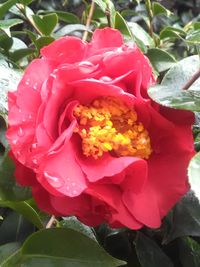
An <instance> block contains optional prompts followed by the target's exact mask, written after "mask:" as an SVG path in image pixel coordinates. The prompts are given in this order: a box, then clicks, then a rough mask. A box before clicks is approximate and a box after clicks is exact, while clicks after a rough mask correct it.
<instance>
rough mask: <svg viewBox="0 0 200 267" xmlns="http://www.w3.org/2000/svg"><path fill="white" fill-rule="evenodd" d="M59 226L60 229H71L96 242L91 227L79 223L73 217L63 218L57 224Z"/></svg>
mask: <svg viewBox="0 0 200 267" xmlns="http://www.w3.org/2000/svg"><path fill="white" fill-rule="evenodd" d="M59 225H60V226H61V227H62V228H67V229H73V230H75V231H77V232H80V233H82V234H84V235H86V236H87V237H89V238H91V239H93V240H95V241H97V240H96V237H95V234H94V230H93V229H92V228H91V227H89V226H87V225H85V224H83V223H81V222H80V221H79V220H78V219H76V217H74V216H72V217H66V218H63V220H62V221H60V222H59Z"/></svg>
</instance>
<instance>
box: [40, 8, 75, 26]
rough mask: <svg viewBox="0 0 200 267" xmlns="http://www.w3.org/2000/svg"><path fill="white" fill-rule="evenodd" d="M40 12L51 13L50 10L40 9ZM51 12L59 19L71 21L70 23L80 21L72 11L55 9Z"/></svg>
mask: <svg viewBox="0 0 200 267" xmlns="http://www.w3.org/2000/svg"><path fill="white" fill-rule="evenodd" d="M42 13H47V14H49V13H50V14H52V11H42ZM53 13H55V14H56V15H57V16H58V18H59V20H61V21H64V22H66V23H71V24H73V23H74V24H76V23H80V19H79V18H78V17H77V16H76V15H74V14H73V13H70V12H66V11H58V10H55V11H54V12H53Z"/></svg>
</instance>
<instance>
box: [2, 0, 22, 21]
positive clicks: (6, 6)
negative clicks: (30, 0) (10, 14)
mask: <svg viewBox="0 0 200 267" xmlns="http://www.w3.org/2000/svg"><path fill="white" fill-rule="evenodd" d="M17 2H18V0H8V1H6V2H5V3H3V4H0V19H2V18H3V17H4V15H5V14H6V12H7V11H8V10H9V9H10V8H11V7H12V6H14V5H15V4H16V3H17Z"/></svg>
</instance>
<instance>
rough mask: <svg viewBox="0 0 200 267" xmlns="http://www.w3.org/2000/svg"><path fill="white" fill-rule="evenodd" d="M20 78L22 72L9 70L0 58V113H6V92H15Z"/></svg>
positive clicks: (9, 67)
mask: <svg viewBox="0 0 200 267" xmlns="http://www.w3.org/2000/svg"><path fill="white" fill-rule="evenodd" d="M21 77H22V72H20V71H19V70H16V69H13V68H11V66H10V65H9V64H8V63H7V62H6V61H5V59H1V58H0V113H2V114H5V113H6V112H7V93H8V90H15V89H16V87H17V84H18V83H19V81H20V79H21Z"/></svg>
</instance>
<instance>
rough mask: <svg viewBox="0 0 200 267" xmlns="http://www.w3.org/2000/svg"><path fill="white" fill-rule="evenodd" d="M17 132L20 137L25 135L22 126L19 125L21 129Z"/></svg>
mask: <svg viewBox="0 0 200 267" xmlns="http://www.w3.org/2000/svg"><path fill="white" fill-rule="evenodd" d="M17 134H18V136H19V137H22V136H24V130H23V129H22V128H21V127H19V130H18V132H17Z"/></svg>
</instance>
